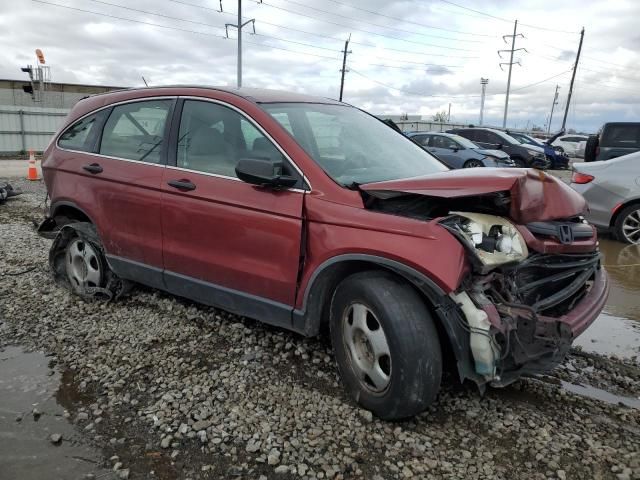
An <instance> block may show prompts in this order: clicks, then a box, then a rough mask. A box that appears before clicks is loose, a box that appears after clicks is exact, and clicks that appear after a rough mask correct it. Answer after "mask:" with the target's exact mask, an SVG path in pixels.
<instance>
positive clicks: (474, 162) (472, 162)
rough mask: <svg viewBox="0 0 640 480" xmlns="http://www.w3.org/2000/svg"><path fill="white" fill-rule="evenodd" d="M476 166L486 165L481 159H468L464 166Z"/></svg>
mask: <svg viewBox="0 0 640 480" xmlns="http://www.w3.org/2000/svg"><path fill="white" fill-rule="evenodd" d="M476 167H484V163H482V162H481V161H480V160H475V159H474V160H467V161H466V162H465V163H464V165H463V166H462V168H476Z"/></svg>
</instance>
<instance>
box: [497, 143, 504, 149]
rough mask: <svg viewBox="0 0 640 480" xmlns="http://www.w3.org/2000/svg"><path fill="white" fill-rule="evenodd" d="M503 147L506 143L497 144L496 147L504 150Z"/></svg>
mask: <svg viewBox="0 0 640 480" xmlns="http://www.w3.org/2000/svg"><path fill="white" fill-rule="evenodd" d="M502 147H504V145H502V144H501V143H498V144H496V148H497V149H498V150H502Z"/></svg>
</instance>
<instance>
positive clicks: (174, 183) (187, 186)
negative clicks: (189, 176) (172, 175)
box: [167, 179, 196, 192]
mask: <svg viewBox="0 0 640 480" xmlns="http://www.w3.org/2000/svg"><path fill="white" fill-rule="evenodd" d="M167 184H168V185H169V186H171V187H173V188H177V189H178V190H182V191H185V192H186V191H189V190H195V189H196V185H195V183H191V182H190V181H189V180H185V179H182V180H169V181H168V182H167Z"/></svg>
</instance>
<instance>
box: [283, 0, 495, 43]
mask: <svg viewBox="0 0 640 480" xmlns="http://www.w3.org/2000/svg"><path fill="white" fill-rule="evenodd" d="M285 1H287V0H285ZM328 1H329V2H332V3H335V4H337V5H342V6H344V7H348V8H352V9H354V10H360V11H361V12H366V13H370V14H372V15H378V16H380V17H384V18H388V19H390V20H396V21H398V22H403V23H410V24H412V25H417V26H419V27H422V28H432V29H434V30H442V31H444V32H451V33H461V34H463V35H473V36H476V37H495V35H487V34H486V33H473V32H463V31H460V30H450V29H447V28H442V27H434V26H433V25H426V24H424V23H419V22H413V21H411V20H406V19H404V18H400V17H392V16H390V15H385V14H384V13H380V12H376V11H374V10H367V9H366V8H361V7H356V6H355V5H350V4H348V3H344V2H339V1H338V0H328ZM292 3H294V2H292ZM441 38H447V37H441Z"/></svg>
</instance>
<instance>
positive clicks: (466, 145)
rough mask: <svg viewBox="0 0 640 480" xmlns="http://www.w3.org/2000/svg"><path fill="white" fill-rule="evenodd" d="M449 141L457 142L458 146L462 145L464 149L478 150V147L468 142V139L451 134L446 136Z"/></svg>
mask: <svg viewBox="0 0 640 480" xmlns="http://www.w3.org/2000/svg"><path fill="white" fill-rule="evenodd" d="M447 136H448V137H449V138H450V139H451V140H455V141H456V142H458V143H459V144H460V145H462V146H463V147H464V148H480V147H478V145H476V144H475V143H473V142H472V141H471V140H469V139H468V138H464V137H461V136H460V135H455V134H453V133H451V134H449V135H447Z"/></svg>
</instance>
